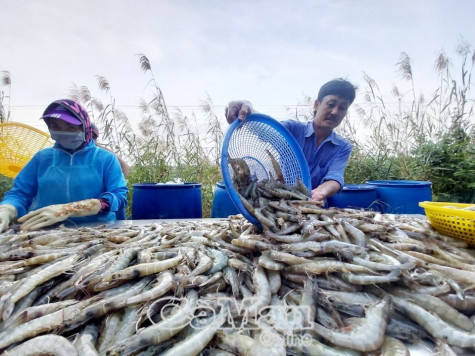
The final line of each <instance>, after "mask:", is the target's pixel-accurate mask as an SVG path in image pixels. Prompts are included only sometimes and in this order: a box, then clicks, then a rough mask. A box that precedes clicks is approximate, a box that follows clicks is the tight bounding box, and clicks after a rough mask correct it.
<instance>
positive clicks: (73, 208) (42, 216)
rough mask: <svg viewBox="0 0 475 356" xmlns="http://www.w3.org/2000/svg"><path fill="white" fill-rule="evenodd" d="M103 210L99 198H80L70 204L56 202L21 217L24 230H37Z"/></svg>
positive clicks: (19, 220) (20, 220)
mask: <svg viewBox="0 0 475 356" xmlns="http://www.w3.org/2000/svg"><path fill="white" fill-rule="evenodd" d="M100 210H101V202H100V200H99V199H86V200H79V201H75V202H72V203H68V204H56V205H49V206H45V207H44V208H41V209H38V210H35V211H32V212H30V213H28V214H26V215H24V216H22V217H21V218H20V219H18V222H20V223H22V225H21V229H22V230H36V229H40V228H42V227H45V226H49V225H53V224H55V223H57V222H61V221H64V220H66V219H67V218H69V217H81V216H89V215H96V214H97V213H99V211H100Z"/></svg>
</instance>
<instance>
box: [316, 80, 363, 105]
mask: <svg viewBox="0 0 475 356" xmlns="http://www.w3.org/2000/svg"><path fill="white" fill-rule="evenodd" d="M327 95H336V96H338V97H340V98H342V99H345V100H348V101H349V102H350V104H351V103H353V100H355V96H356V93H355V87H354V86H353V84H351V83H350V82H349V81H347V80H344V79H342V78H338V79H333V80H330V81H329V82H327V83H325V84H323V85H322V87H321V88H320V90H319V91H318V97H317V100H318V101H319V102H322V100H323V98H324V97H326V96H327Z"/></svg>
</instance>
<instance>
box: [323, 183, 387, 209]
mask: <svg viewBox="0 0 475 356" xmlns="http://www.w3.org/2000/svg"><path fill="white" fill-rule="evenodd" d="M327 202H328V206H329V207H337V208H356V209H365V210H375V211H379V205H378V195H377V193H376V187H375V186H374V185H369V184H345V185H344V186H343V189H342V190H341V191H340V192H339V193H337V194H335V195H334V196H332V197H329V198H328V199H327Z"/></svg>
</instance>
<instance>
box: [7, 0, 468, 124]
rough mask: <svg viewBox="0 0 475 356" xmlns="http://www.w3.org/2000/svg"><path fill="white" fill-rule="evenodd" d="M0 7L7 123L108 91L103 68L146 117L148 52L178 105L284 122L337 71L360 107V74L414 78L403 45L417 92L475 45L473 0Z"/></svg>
mask: <svg viewBox="0 0 475 356" xmlns="http://www.w3.org/2000/svg"><path fill="white" fill-rule="evenodd" d="M0 14H1V15H0V18H1V19H0V71H8V72H9V73H10V77H11V87H10V88H6V87H5V86H0V90H2V91H4V92H5V93H7V94H10V101H9V103H10V111H11V114H10V115H11V116H10V120H11V121H19V122H23V123H26V124H30V125H32V126H36V127H38V128H41V129H45V126H44V124H43V123H42V122H41V121H40V120H38V118H39V117H40V115H41V113H42V111H43V110H44V109H45V107H46V106H47V105H48V104H49V103H50V102H52V101H54V100H56V99H59V98H63V97H66V96H67V93H68V90H69V89H70V88H71V87H72V86H73V85H77V86H87V87H88V88H89V89H90V91H91V92H92V94H93V95H96V96H100V95H102V94H101V92H100V91H99V89H98V85H97V80H96V76H98V75H99V76H102V77H105V78H106V79H107V80H108V81H109V83H110V86H111V95H112V96H113V97H114V98H115V102H116V105H117V107H118V108H120V109H122V110H123V111H124V112H126V114H127V115H128V116H129V120H131V122H132V123H134V122H138V121H139V120H140V114H139V111H138V109H137V106H138V104H139V102H140V100H141V99H147V98H148V97H149V95H150V92H151V87H150V86H149V85H148V83H149V80H150V73H148V74H147V73H144V72H143V71H142V70H141V68H140V63H139V55H140V54H144V55H146V56H147V58H148V59H149V61H150V63H151V66H152V71H153V75H154V77H155V80H156V81H157V83H158V85H159V87H160V88H161V90H162V92H163V94H164V97H165V101H166V103H167V105H168V107H169V110H170V111H172V112H173V110H175V109H176V108H180V109H182V111H184V112H185V113H186V112H190V111H193V112H196V113H199V112H200V104H201V102H202V100H205V99H206V97H208V96H209V97H210V98H211V100H212V102H213V104H214V106H215V110H216V112H217V113H218V114H220V115H221V114H222V113H224V106H225V105H226V103H227V102H229V101H230V100H237V99H246V100H250V101H251V102H252V103H253V105H254V107H255V108H256V109H257V110H258V111H260V112H262V113H265V114H268V115H271V116H274V117H276V118H278V119H280V118H284V116H285V115H286V113H285V112H284V109H285V107H288V106H293V105H298V104H299V103H301V102H302V100H303V98H304V97H306V96H308V97H311V98H312V100H314V99H315V98H316V93H317V92H318V89H319V87H320V86H321V85H322V84H323V83H325V82H326V81H328V80H331V79H334V78H336V77H343V78H345V79H348V80H350V81H351V82H353V83H354V84H355V85H357V86H359V88H360V90H359V93H358V94H357V98H356V101H355V102H356V103H358V102H361V101H362V100H363V98H362V94H361V93H362V91H363V88H364V81H363V76H362V73H363V72H365V73H367V74H369V75H370V76H371V77H372V78H373V79H374V80H375V81H376V82H377V83H378V85H379V86H380V88H381V89H382V92H383V93H386V92H387V94H388V95H389V91H390V89H391V87H392V86H393V85H394V84H396V85H402V86H404V85H406V84H407V83H404V81H403V80H402V79H401V78H400V76H399V75H398V73H397V68H396V63H397V62H398V60H399V58H400V56H401V52H406V53H407V54H408V55H409V57H410V58H411V61H412V66H413V75H414V82H415V85H416V89H417V90H418V91H420V92H421V93H422V92H424V91H432V90H433V89H435V87H434V85H435V84H436V83H437V76H436V74H435V72H434V62H435V58H436V55H437V53H438V52H439V51H441V50H443V51H445V53H446V54H447V55H448V56H449V57H454V58H455V57H456V55H455V49H456V47H457V45H458V44H459V43H460V41H461V40H464V41H466V42H468V43H469V44H471V45H472V46H473V45H475V22H474V14H475V1H474V0H457V1H454V0H397V1H396V0H391V1H389V0H331V1H324V0H173V1H172V0H135V1H131V0H129V1H126V0H68V1H62V0H41V1H37V0H21V1H18V0H0ZM401 83H402V84H401ZM10 90H11V91H10ZM4 104H5V103H4ZM198 116H199V115H198ZM222 119H223V122H224V114H222Z"/></svg>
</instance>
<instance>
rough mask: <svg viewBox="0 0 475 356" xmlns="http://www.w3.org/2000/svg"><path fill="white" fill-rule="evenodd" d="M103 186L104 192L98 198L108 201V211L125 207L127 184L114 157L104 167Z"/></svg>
mask: <svg viewBox="0 0 475 356" xmlns="http://www.w3.org/2000/svg"><path fill="white" fill-rule="evenodd" d="M104 168H105V172H106V174H104V185H105V187H106V191H105V192H104V193H102V194H101V195H100V196H99V198H104V199H107V200H108V201H109V204H110V211H113V212H115V211H119V210H121V209H123V208H125V207H126V206H127V193H128V191H129V189H128V188H127V183H126V181H125V177H124V174H123V173H122V169H121V168H120V163H119V160H118V159H117V157H116V156H115V155H111V159H110V160H109V161H108V162H107V163H106V165H105V167H104Z"/></svg>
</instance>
